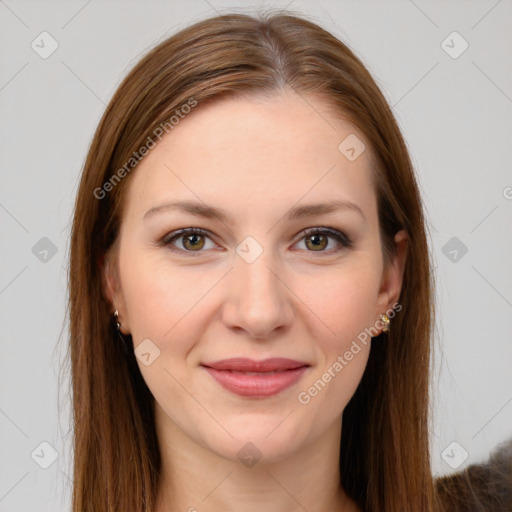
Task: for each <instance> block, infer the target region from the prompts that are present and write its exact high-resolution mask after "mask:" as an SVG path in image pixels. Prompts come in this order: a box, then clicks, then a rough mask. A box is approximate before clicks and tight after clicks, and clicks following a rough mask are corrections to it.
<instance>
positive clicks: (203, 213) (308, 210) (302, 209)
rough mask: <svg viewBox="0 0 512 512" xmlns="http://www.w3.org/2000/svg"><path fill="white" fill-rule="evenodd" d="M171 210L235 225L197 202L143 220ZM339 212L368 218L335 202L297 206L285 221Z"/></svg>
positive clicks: (163, 207)
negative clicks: (355, 213)
mask: <svg viewBox="0 0 512 512" xmlns="http://www.w3.org/2000/svg"><path fill="white" fill-rule="evenodd" d="M169 210H181V211H184V212H186V213H190V214H191V215H195V216H197V217H204V218H207V219H218V220H220V221H221V222H223V223H228V224H234V221H233V218H232V217H231V216H230V215H229V214H228V213H227V212H226V211H225V210H223V209H222V208H214V207H213V206H209V205H207V204H205V203H199V202H196V201H171V202H167V203H163V204H160V205H158V206H153V208H150V209H149V210H148V211H147V212H146V213H145V214H144V217H143V220H144V219H147V218H149V217H152V216H154V215H155V214H157V213H161V212H166V211H169ZM338 210H348V211H354V212H357V213H359V215H361V216H362V218H363V219H364V220H365V221H366V217H365V215H364V213H363V211H362V210H361V208H360V207H359V206H358V205H357V204H355V203H352V202H351V201H346V200H334V201H329V202H327V203H316V204H307V205H302V206H295V207H294V208H291V209H290V210H289V211H288V212H287V213H286V215H285V219H286V220H288V221H291V220H298V219H303V218H306V217H313V216H315V215H322V214H326V213H332V212H335V211H338Z"/></svg>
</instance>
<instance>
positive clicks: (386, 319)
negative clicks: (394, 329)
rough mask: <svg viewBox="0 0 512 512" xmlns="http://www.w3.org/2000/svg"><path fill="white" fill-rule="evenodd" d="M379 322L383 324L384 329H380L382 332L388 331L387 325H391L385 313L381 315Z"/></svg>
mask: <svg viewBox="0 0 512 512" xmlns="http://www.w3.org/2000/svg"><path fill="white" fill-rule="evenodd" d="M380 321H381V322H382V323H383V324H384V327H383V328H382V331H383V332H388V331H389V324H390V323H391V320H390V319H389V316H388V315H386V314H385V313H384V314H383V315H380Z"/></svg>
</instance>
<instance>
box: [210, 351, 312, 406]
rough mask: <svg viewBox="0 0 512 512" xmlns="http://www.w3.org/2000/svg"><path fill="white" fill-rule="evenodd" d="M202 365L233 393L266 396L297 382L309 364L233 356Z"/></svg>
mask: <svg viewBox="0 0 512 512" xmlns="http://www.w3.org/2000/svg"><path fill="white" fill-rule="evenodd" d="M201 367H203V368H204V369H205V370H206V371H207V372H208V373H209V374H210V375H211V376H212V377H213V378H214V380H215V381H216V382H217V383H218V384H220V385H221V386H222V387H223V388H224V389H226V390H228V391H230V392H231V393H234V394H236V395H239V396H244V397H251V398H266V397H270V396H273V395H276V394H278V393H280V392H282V391H284V390H285V389H287V388H289V387H291V386H293V385H294V384H296V383H297V382H298V381H299V380H300V379H301V378H302V376H303V375H304V373H305V372H306V371H307V369H308V368H309V367H310V365H309V364H308V363H305V362H302V361H296V360H293V359H287V358H271V359H265V360H263V361H255V360H252V359H245V358H232V359H224V360H222V361H215V362H212V363H203V364H202V365H201Z"/></svg>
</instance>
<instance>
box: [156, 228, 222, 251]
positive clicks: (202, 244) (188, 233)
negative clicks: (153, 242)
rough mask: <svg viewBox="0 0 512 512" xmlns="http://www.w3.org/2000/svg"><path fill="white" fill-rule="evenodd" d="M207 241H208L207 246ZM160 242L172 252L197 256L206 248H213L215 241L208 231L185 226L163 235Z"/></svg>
mask: <svg viewBox="0 0 512 512" xmlns="http://www.w3.org/2000/svg"><path fill="white" fill-rule="evenodd" d="M208 241H210V242H209V243H210V245H209V246H208ZM161 244H162V245H163V246H166V247H168V248H169V249H170V250H171V251H173V252H176V253H181V254H188V255H189V256H196V255H198V256H199V255H200V254H201V253H203V252H205V251H206V250H207V249H213V248H215V243H214V242H213V241H212V240H211V238H210V236H208V233H207V232H206V231H204V230H202V229H200V228H185V229H180V230H178V231H174V232H173V233H170V234H169V235H167V236H166V237H164V238H163V239H162V241H161ZM203 249H204V250H203ZM194 253H195V254H194Z"/></svg>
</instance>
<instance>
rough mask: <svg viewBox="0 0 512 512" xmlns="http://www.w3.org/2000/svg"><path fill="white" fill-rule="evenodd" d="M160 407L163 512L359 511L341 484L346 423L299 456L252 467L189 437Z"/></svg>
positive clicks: (267, 459) (160, 510) (265, 458)
mask: <svg viewBox="0 0 512 512" xmlns="http://www.w3.org/2000/svg"><path fill="white" fill-rule="evenodd" d="M158 409H159V408H158V407H157V430H158V437H159V443H160V450H161V458H162V471H161V478H160V485H159V490H158V500H157V509H156V510H157V512H174V511H176V510H182V511H190V512H194V511H201V512H202V511H208V512H229V511H235V510H236V512H255V511H260V510H265V511H266V512H304V511H305V510H307V511H308V512H333V511H337V512H356V511H358V508H357V506H356V504H355V503H354V502H353V501H352V500H351V499H350V498H349V497H348V496H347V495H346V493H345V492H344V490H343V489H342V487H341V484H340V472H339V442H340V436H341V418H339V420H338V421H335V422H334V423H333V424H332V425H331V427H330V428H329V430H328V431H327V432H324V433H323V435H322V436H321V437H320V438H318V439H315V440H314V441H312V442H310V443H309V444H306V445H303V446H302V447H301V449H300V451H298V452H294V453H291V454H289V455H288V456H284V457H281V458H279V460H275V459H273V458H272V457H270V456H267V455H266V454H263V457H262V458H261V459H260V460H258V462H257V463H256V464H254V465H252V466H251V467H248V466H245V465H244V464H243V463H241V462H240V461H239V460H230V459H227V458H225V457H223V456H222V455H220V454H218V453H215V452H214V451H213V450H211V449H209V448H208V447H206V446H205V444H204V443H203V444H199V443H197V442H196V441H195V440H193V439H191V438H190V437H188V436H187V435H186V434H185V433H184V432H183V431H182V430H181V429H179V427H178V426H177V425H176V424H174V423H173V422H172V421H171V420H170V419H169V417H168V416H166V415H165V413H164V412H163V411H162V410H158Z"/></svg>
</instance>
